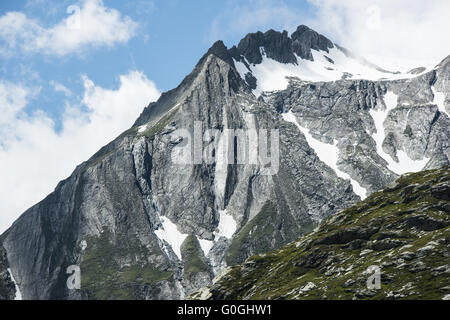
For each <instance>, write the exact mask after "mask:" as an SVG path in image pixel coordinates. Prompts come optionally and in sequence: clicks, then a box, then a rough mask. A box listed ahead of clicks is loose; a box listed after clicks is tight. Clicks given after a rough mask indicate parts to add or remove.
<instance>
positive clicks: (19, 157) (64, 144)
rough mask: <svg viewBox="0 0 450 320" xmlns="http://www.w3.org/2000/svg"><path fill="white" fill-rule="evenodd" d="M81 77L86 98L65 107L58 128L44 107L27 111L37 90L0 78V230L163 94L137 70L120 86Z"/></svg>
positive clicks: (126, 77)
mask: <svg viewBox="0 0 450 320" xmlns="http://www.w3.org/2000/svg"><path fill="white" fill-rule="evenodd" d="M83 81H84V88H85V90H84V95H83V97H82V101H80V103H79V104H78V105H70V104H67V105H66V108H65V110H66V111H65V113H64V115H63V120H62V130H61V131H60V132H56V131H55V124H54V121H53V120H52V119H51V118H50V117H49V116H48V115H46V114H45V113H44V112H43V111H37V112H35V113H33V114H32V115H27V114H26V113H25V112H24V108H26V106H27V105H28V104H29V103H30V101H31V100H32V97H33V90H31V89H29V88H26V87H23V86H21V85H17V84H13V83H10V82H5V81H0V113H1V114H2V117H0V128H1V130H0V164H1V165H0V177H1V179H0V233H2V232H3V231H4V230H5V229H6V228H7V227H9V226H10V225H11V223H12V222H13V221H14V220H15V219H16V218H17V217H18V216H19V215H20V214H21V213H22V212H23V211H24V210H26V209H27V208H29V207H30V206H32V205H33V204H35V203H37V202H38V201H40V200H42V199H43V198H44V197H45V196H46V195H47V194H49V193H50V192H51V191H52V190H53V189H54V187H55V186H56V184H57V183H58V182H59V181H60V180H62V179H64V178H66V177H68V176H69V175H70V173H71V172H72V171H73V170H74V169H75V166H76V165H78V164H80V163H81V162H82V161H85V160H87V159H88V158H89V157H90V156H91V155H92V154H94V153H95V152H96V151H97V150H98V149H99V148H100V147H102V146H103V145H105V144H106V143H108V142H109V141H111V140H112V139H113V138H114V137H116V136H118V135H119V134H120V133H121V132H123V131H124V130H126V129H128V128H129V127H130V126H131V125H132V124H133V122H134V121H135V119H136V118H137V116H138V115H139V114H140V112H141V111H142V109H143V107H145V106H146V105H147V104H148V103H149V102H150V101H153V100H156V99H157V98H158V97H159V94H160V93H159V91H158V90H157V89H156V87H155V84H154V83H153V82H152V81H150V80H149V79H147V77H146V76H145V75H144V74H142V73H140V72H137V71H134V72H130V73H128V74H126V75H122V76H121V77H120V85H119V87H118V88H117V89H116V90H110V89H105V88H102V87H99V86H96V85H95V84H94V83H93V82H92V81H91V80H90V79H88V78H87V77H86V76H85V77H84V79H83Z"/></svg>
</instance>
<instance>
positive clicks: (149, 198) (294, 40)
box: [0, 26, 450, 299]
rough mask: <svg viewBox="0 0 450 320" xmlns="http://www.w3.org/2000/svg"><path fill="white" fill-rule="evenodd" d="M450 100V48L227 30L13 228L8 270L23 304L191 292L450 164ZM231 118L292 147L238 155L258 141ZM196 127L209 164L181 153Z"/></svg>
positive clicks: (301, 31) (306, 32) (2, 240)
mask: <svg viewBox="0 0 450 320" xmlns="http://www.w3.org/2000/svg"><path fill="white" fill-rule="evenodd" d="M362 71H364V72H362ZM386 78H389V79H386ZM321 79H322V80H321ZM449 110H450V58H448V59H446V60H444V61H443V62H442V63H441V64H439V65H438V66H436V67H435V68H432V69H421V70H418V71H417V70H416V71H415V72H413V73H408V74H400V75H398V74H393V73H390V72H387V71H384V70H382V69H380V68H377V67H374V66H372V65H370V64H367V62H364V61H362V62H361V61H360V60H357V59H356V60H355V59H354V58H353V57H352V55H351V54H349V52H348V51H346V50H344V49H342V48H340V47H338V46H337V45H335V44H333V43H332V42H331V41H330V40H328V39H326V38H325V37H324V36H322V35H319V34H318V33H317V32H315V31H313V30H311V29H309V28H307V27H305V26H300V27H299V28H298V29H297V30H296V32H294V33H293V34H292V35H290V36H289V35H288V34H287V32H276V31H273V30H270V31H268V32H266V33H261V32H258V33H255V34H249V35H247V36H246V37H245V38H244V39H242V40H241V42H240V43H239V45H238V46H237V47H233V48H231V49H228V48H226V47H225V45H224V44H223V42H221V41H218V42H216V43H215V44H214V45H213V46H212V47H211V48H210V49H209V51H208V52H207V53H206V54H205V55H204V56H203V57H202V58H201V59H200V61H199V63H198V64H197V65H196V66H195V68H194V70H193V71H192V72H191V74H189V75H188V76H187V77H186V78H185V79H184V80H183V82H182V83H181V84H180V85H179V86H178V87H177V88H175V89H173V90H171V91H169V92H166V93H164V94H162V96H161V97H160V99H159V100H158V101H156V102H154V103H151V104H150V105H149V106H148V107H146V108H145V109H144V110H143V112H142V114H141V115H140V117H139V118H138V119H137V120H136V122H135V124H134V125H133V126H132V127H131V128H130V129H129V130H127V131H126V132H124V133H123V134H122V135H120V136H119V137H117V138H116V139H115V140H114V141H112V142H111V143H109V144H108V145H106V146H105V147H103V148H102V149H101V150H99V151H98V152H97V153H96V154H95V155H93V156H92V157H91V158H90V159H89V160H88V161H86V162H84V163H82V164H80V165H79V166H78V167H77V168H76V169H75V170H74V172H73V173H72V175H71V176H70V177H68V178H67V179H65V180H63V181H61V182H60V183H59V184H58V185H57V186H56V188H55V190H54V192H53V193H51V194H50V195H48V196H47V197H46V198H45V199H44V200H42V201H41V202H40V203H38V204H36V205H35V206H33V207H32V208H30V209H29V210H27V211H26V212H25V213H24V214H23V215H22V216H21V217H20V218H19V219H18V220H17V221H16V222H15V223H14V224H13V225H12V226H11V228H10V229H8V230H7V231H6V232H5V233H4V234H3V235H2V236H1V237H0V248H1V247H3V248H4V250H5V251H6V260H4V261H3V262H2V263H0V275H6V274H7V270H6V269H7V268H9V269H10V270H11V272H10V274H11V275H12V277H8V278H6V277H4V278H5V279H10V278H11V279H15V282H16V285H17V288H18V289H19V290H20V293H21V296H22V297H23V298H24V299H182V298H184V297H186V296H187V295H189V294H190V293H192V292H193V291H195V290H197V289H199V288H201V287H204V286H208V285H210V284H211V283H212V282H211V281H212V279H213V278H214V276H215V275H216V274H217V273H218V272H220V271H221V270H222V269H223V268H225V267H227V266H230V265H236V264H239V263H242V262H243V261H245V260H246V259H247V258H248V257H250V256H252V255H255V254H259V253H264V252H267V251H270V250H273V249H278V248H280V247H282V246H283V245H285V244H287V243H289V242H292V241H294V240H295V239H297V238H298V237H299V236H300V235H301V234H303V233H305V232H308V231H310V230H312V229H314V228H315V227H316V226H317V225H318V224H319V223H320V222H321V221H322V220H323V219H325V218H328V217H329V216H331V215H333V214H335V213H337V212H340V211H342V210H343V209H345V208H348V207H350V206H351V205H353V204H354V203H356V202H358V201H359V200H361V198H365V197H366V196H368V195H370V194H371V193H373V192H375V191H377V190H380V189H381V188H383V187H385V186H387V185H389V184H390V183H391V182H393V181H394V180H395V179H396V178H397V177H398V176H399V174H401V173H404V171H405V170H406V171H411V170H412V171H419V170H421V169H422V168H424V167H425V168H427V169H433V168H439V167H442V166H445V165H448V164H449V157H450V145H449V143H450V130H449V128H450V118H449V117H448V112H449ZM196 123H197V124H198V123H200V124H201V130H200V134H198V130H197V131H196ZM197 129H198V128H197ZM226 129H235V130H243V131H244V132H247V133H249V132H254V133H256V141H266V142H267V141H270V143H269V142H268V143H267V146H269V145H270V147H272V146H275V145H276V143H275V142H279V143H278V148H275V147H274V149H273V150H272V149H271V151H270V152H268V153H267V154H264V153H261V154H259V156H260V157H258V159H257V160H256V161H248V160H249V159H248V158H249V157H247V161H243V162H239V163H238V161H237V159H235V158H234V157H232V159H231V160H232V161H231V162H228V161H226V160H225V159H223V158H221V157H220V156H219V155H222V154H224V153H225V154H226V153H227V152H226V151H227V150H234V149H236V150H237V149H239V146H242V145H243V144H241V142H242V141H241V142H239V140H238V139H237V137H236V136H230V135H229V133H228V131H227V130H226ZM208 130H211V131H208ZM212 130H214V132H213V131H212ZM186 131H187V132H188V133H189V134H190V135H191V137H194V139H197V144H196V146H195V147H192V148H190V151H191V152H192V154H196V155H198V150H200V158H202V159H201V160H200V161H199V162H198V161H191V162H189V161H186V162H183V161H181V163H180V160H181V159H182V157H181V154H180V150H181V149H183V148H184V147H185V146H186V145H189V142H191V140H190V139H189V138H186V137H185V136H184V134H183V132H184V133H186ZM272 133H273V135H272ZM277 136H278V138H279V139H278V140H277V139H276V137H277ZM274 141H275V142H274ZM238 142H239V143H238ZM244 146H245V147H246V148H244V149H246V150H248V151H249V153H250V152H251V151H254V150H258V149H259V148H258V146H255V145H251V146H250V148H248V147H249V144H244ZM203 151H204V153H202V152H203ZM224 151H225V152H224ZM272 151H273V152H272ZM269 154H270V155H271V156H270V157H268V155H269ZM277 155H278V156H277ZM202 156H204V157H202ZM205 158H206V159H205ZM191 159H192V158H191ZM209 160H213V161H209ZM227 160H230V159H227ZM272 169H274V170H272ZM0 258H2V259H4V258H5V255H3V256H2V255H1V254H0ZM73 266H77V267H79V269H80V276H81V288H80V289H71V288H69V287H68V286H67V279H68V276H69V275H68V274H67V270H68V268H71V267H73ZM1 281H2V280H1V278H0V282H1ZM8 283H9V282H8ZM0 285H1V284H0ZM7 286H8V288H9V287H11V285H10V284H7Z"/></svg>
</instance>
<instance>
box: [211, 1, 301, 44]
mask: <svg viewBox="0 0 450 320" xmlns="http://www.w3.org/2000/svg"><path fill="white" fill-rule="evenodd" d="M303 16H305V15H304V13H302V12H301V11H299V10H296V9H293V8H291V7H289V6H287V5H286V4H284V3H283V2H280V1H274V0H251V1H249V2H247V3H244V4H243V3H241V2H238V1H232V2H230V3H229V6H228V8H227V10H225V11H223V12H222V13H221V14H219V15H218V16H217V17H216V18H215V19H214V20H213V23H212V26H211V31H210V34H209V37H210V39H209V40H210V41H216V40H218V39H222V40H223V39H226V38H227V37H229V36H232V35H236V34H237V35H241V36H244V35H246V34H247V33H250V32H256V31H263V32H264V31H267V30H268V29H275V30H283V29H285V30H288V31H293V30H295V29H294V28H295V27H297V26H298V25H299V24H300V22H301V17H303Z"/></svg>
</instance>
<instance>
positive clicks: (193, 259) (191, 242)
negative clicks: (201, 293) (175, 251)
mask: <svg viewBox="0 0 450 320" xmlns="http://www.w3.org/2000/svg"><path fill="white" fill-rule="evenodd" d="M181 256H182V259H183V262H184V276H185V278H190V277H191V276H192V275H195V274H197V273H199V272H209V267H208V265H207V263H206V261H205V257H204V254H203V251H202V248H201V246H200V243H199V242H198V240H197V237H196V236H195V235H189V236H188V237H187V238H186V239H185V240H184V242H183V244H182V245H181Z"/></svg>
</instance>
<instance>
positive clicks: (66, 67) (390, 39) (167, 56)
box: [0, 0, 450, 233]
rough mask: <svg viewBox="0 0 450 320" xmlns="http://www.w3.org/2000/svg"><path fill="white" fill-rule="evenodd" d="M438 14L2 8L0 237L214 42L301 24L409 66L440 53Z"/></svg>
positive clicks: (374, 9)
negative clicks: (25, 211)
mask: <svg viewBox="0 0 450 320" xmlns="http://www.w3.org/2000/svg"><path fill="white" fill-rule="evenodd" d="M448 12H450V1H447V0H428V1H426V2H425V1H422V0H415V1H411V0H397V1H392V0H346V1H342V0H304V1H302V0H225V1H223V0H220V1H219V0H217V1H216V0H192V1H187V0H136V1H123V0H103V1H102V0H1V1H0V233H1V232H2V231H4V230H5V229H6V228H7V227H8V226H9V225H10V224H11V223H12V222H13V221H14V220H15V219H16V218H17V217H18V216H19V215H20V214H21V213H22V212H23V211H24V210H26V209H27V208H29V207H30V206H31V205H33V204H35V203H36V202H38V201H39V200H41V199H42V198H44V197H45V196H46V195H47V194H49V193H50V192H51V191H52V190H53V189H54V187H55V186H56V184H57V183H58V181H60V180H62V179H64V178H66V177H68V176H69V175H70V173H71V172H72V171H73V170H74V168H75V166H76V165H77V164H79V163H81V162H82V161H84V160H87V159H88V158H89V157H90V156H91V155H92V154H93V153H94V152H96V151H97V150H98V149H99V148H100V147H102V146H103V145H105V144H106V143H108V142H109V141H111V140H112V139H113V138H114V137H116V136H117V135H119V134H120V133H121V132H123V131H124V130H126V129H127V128H129V127H130V126H131V125H132V123H133V122H134V120H135V119H136V118H137V116H138V115H139V114H140V112H141V111H142V109H143V108H144V107H145V106H146V105H147V104H148V103H149V102H150V101H154V100H156V99H157V98H158V97H159V95H160V93H161V92H163V91H167V90H169V89H172V88H173V87H175V86H177V85H178V84H179V83H180V81H181V80H182V79H183V78H184V77H185V76H186V75H187V74H188V73H189V72H190V71H191V70H192V69H193V67H194V66H195V64H196V63H197V61H198V60H199V59H200V57H201V56H202V55H203V54H204V53H205V52H206V51H207V49H208V48H209V47H210V46H211V45H212V44H213V42H214V41H216V40H219V39H220V40H223V41H224V42H225V44H226V45H227V46H228V47H231V46H232V45H234V44H237V43H238V41H239V40H240V39H241V38H242V37H244V36H245V35H246V34H247V33H249V32H255V31H258V30H261V31H266V30H268V29H270V28H273V29H276V30H283V29H286V30H288V31H289V32H292V31H294V30H295V28H296V27H297V26H298V25H299V24H306V25H308V26H310V27H312V28H313V29H315V30H317V31H319V32H321V33H323V34H325V35H326V36H328V37H329V38H330V39H331V40H332V41H334V42H336V43H339V44H341V45H343V46H345V47H347V48H348V49H351V50H353V51H355V52H356V53H359V54H361V55H363V56H364V57H366V58H369V60H371V61H373V62H375V63H378V64H379V65H380V66H382V67H390V66H393V67H394V68H397V67H399V68H400V67H404V68H412V67H417V66H420V65H422V64H423V63H427V64H428V63H438V62H439V61H440V60H441V59H442V58H444V57H445V56H447V55H448V54H450V41H448V40H447V39H448V35H447V31H448V30H450V19H448ZM399 61H400V62H401V63H399ZM391 69H392V68H391Z"/></svg>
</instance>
